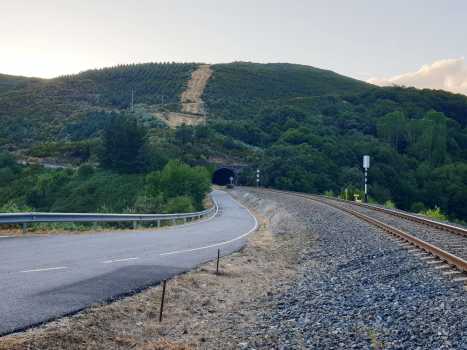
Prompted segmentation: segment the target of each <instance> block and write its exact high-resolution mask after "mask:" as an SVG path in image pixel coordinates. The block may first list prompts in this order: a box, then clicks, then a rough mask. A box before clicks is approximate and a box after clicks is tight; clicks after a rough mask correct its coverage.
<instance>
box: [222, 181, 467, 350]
mask: <svg viewBox="0 0 467 350" xmlns="http://www.w3.org/2000/svg"><path fill="white" fill-rule="evenodd" d="M229 194H231V195H232V196H234V197H236V198H237V199H238V200H239V201H241V202H242V203H243V204H246V205H248V206H251V207H253V208H255V210H257V211H258V212H260V213H263V214H264V215H265V216H266V217H271V213H269V212H268V211H270V210H271V209H272V208H274V207H275V205H272V203H273V202H277V203H280V206H281V207H282V208H283V210H284V212H287V213H288V215H287V216H288V217H287V220H284V221H282V222H281V220H280V215H276V216H275V218H276V221H275V222H274V221H273V220H271V226H272V227H273V232H274V233H275V234H280V233H281V231H282V229H283V228H285V227H287V229H284V231H286V232H287V231H290V229H296V230H297V233H298V232H300V230H302V229H303V227H307V228H308V229H307V231H308V232H310V231H311V232H313V234H312V236H314V238H315V239H316V245H315V246H314V247H313V249H312V250H311V252H310V253H309V254H306V255H305V256H302V257H301V258H300V261H299V263H302V264H303V263H304V262H306V261H308V262H311V261H312V262H313V263H312V264H310V267H308V268H306V270H305V272H304V275H303V279H302V280H301V282H300V283H298V284H297V285H295V286H294V287H293V288H291V289H290V290H289V291H287V292H285V293H284V294H283V295H282V296H281V297H280V300H278V302H277V309H276V312H275V313H273V314H271V316H270V317H269V319H268V320H267V321H268V322H269V323H270V327H271V329H275V330H276V333H277V335H278V336H279V337H280V339H281V340H280V342H279V343H278V346H277V348H278V349H283V350H286V349H303V348H306V349H362V348H385V349H420V350H421V349H467V318H466V317H465V315H466V314H467V303H466V301H467V293H466V292H464V290H463V287H462V285H461V284H453V283H451V279H450V278H448V277H445V276H443V275H442V273H441V272H440V271H438V270H435V269H434V268H433V267H432V266H429V265H427V264H426V262H425V261H423V260H420V259H419V258H417V257H415V256H413V255H412V254H411V253H408V252H407V249H405V248H402V247H401V246H399V245H398V244H396V243H394V242H392V241H391V240H389V239H388V236H387V235H386V234H384V233H383V232H382V231H381V230H379V229H377V228H376V227H374V226H371V225H369V224H367V223H364V222H363V221H361V220H358V219H356V218H354V217H352V216H350V215H349V214H346V213H343V212H341V211H339V210H336V209H333V208H330V207H327V206H325V205H322V204H319V203H316V202H312V201H309V200H306V199H301V198H296V197H291V196H287V195H282V194H275V193H268V192H261V191H257V190H253V189H248V190H247V189H241V188H236V189H234V190H231V191H229ZM290 225H292V226H293V227H290Z"/></svg>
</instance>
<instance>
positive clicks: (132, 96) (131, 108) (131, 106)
mask: <svg viewBox="0 0 467 350" xmlns="http://www.w3.org/2000/svg"><path fill="white" fill-rule="evenodd" d="M131 110H133V90H131Z"/></svg>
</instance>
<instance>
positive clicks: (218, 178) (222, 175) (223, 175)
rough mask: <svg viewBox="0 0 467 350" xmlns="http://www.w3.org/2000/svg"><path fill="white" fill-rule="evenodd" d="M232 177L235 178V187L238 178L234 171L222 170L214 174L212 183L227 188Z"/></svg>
mask: <svg viewBox="0 0 467 350" xmlns="http://www.w3.org/2000/svg"><path fill="white" fill-rule="evenodd" d="M230 177H233V178H234V180H233V184H234V185H235V183H236V180H237V176H236V174H235V172H234V171H233V170H230V169H226V168H221V169H218V170H216V171H215V172H214V175H213V176H212V183H213V184H214V185H219V186H225V185H227V184H229V183H230Z"/></svg>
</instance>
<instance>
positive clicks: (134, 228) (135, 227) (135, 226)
mask: <svg viewBox="0 0 467 350" xmlns="http://www.w3.org/2000/svg"><path fill="white" fill-rule="evenodd" d="M137 228H138V222H137V221H133V230H136V229H137Z"/></svg>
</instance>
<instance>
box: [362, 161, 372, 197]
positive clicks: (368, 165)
mask: <svg viewBox="0 0 467 350" xmlns="http://www.w3.org/2000/svg"><path fill="white" fill-rule="evenodd" d="M363 167H364V168H365V203H368V192H367V188H368V185H367V176H368V168H369V167H370V156H363Z"/></svg>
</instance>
